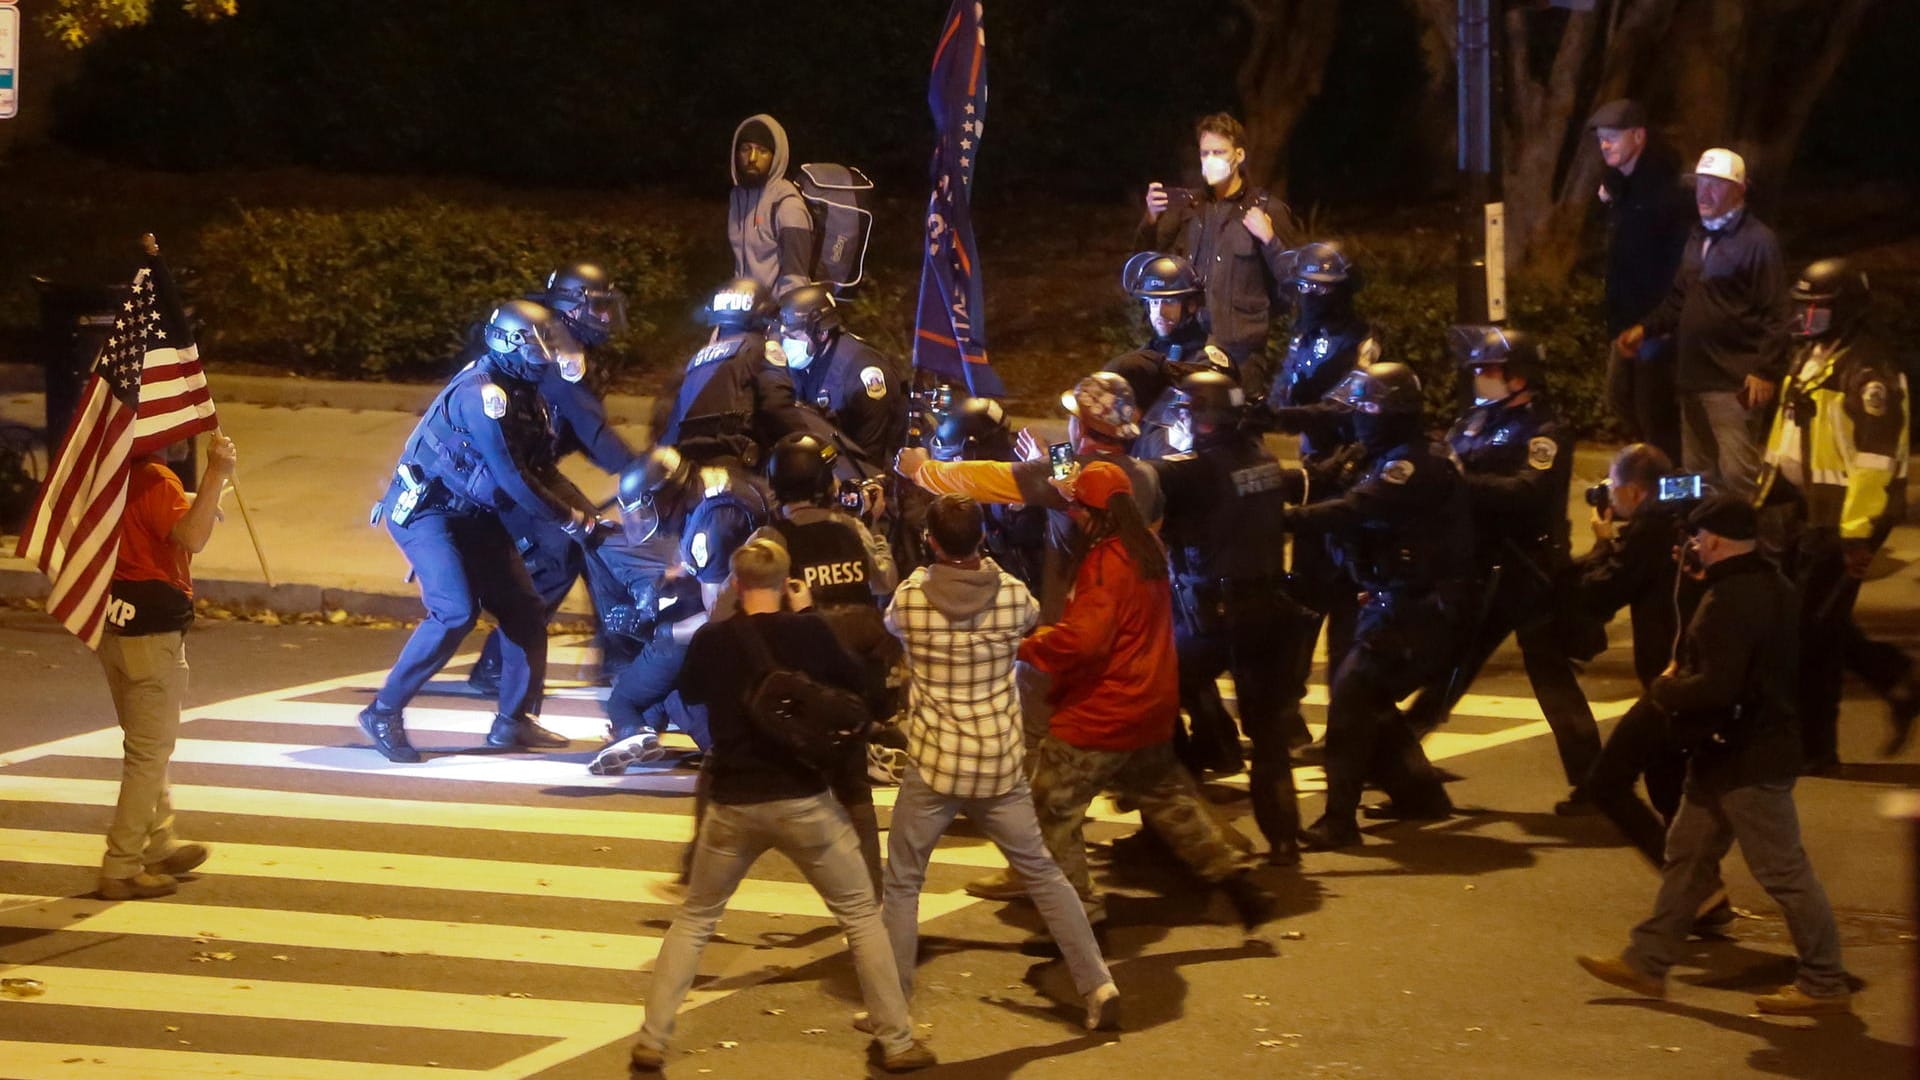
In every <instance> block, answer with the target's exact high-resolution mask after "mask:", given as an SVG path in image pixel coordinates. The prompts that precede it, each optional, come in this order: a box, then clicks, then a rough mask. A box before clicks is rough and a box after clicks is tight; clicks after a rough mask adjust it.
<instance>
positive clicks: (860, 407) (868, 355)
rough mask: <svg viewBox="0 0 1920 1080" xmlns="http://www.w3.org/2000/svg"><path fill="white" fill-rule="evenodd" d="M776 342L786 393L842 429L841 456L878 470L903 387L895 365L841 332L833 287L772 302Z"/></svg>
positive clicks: (895, 431)
mask: <svg viewBox="0 0 1920 1080" xmlns="http://www.w3.org/2000/svg"><path fill="white" fill-rule="evenodd" d="M780 348H781V351H782V352H784V353H785V354H786V358H787V374H788V376H789V377H790V378H791V379H792V380H793V390H794V395H795V396H796V397H797V398H798V399H799V400H800V402H801V403H802V404H805V405H810V406H812V407H813V408H815V409H817V410H818V411H819V412H820V413H821V415H823V416H825V417H826V418H827V419H829V420H831V421H832V422H833V424H834V426H835V427H837V428H839V430H840V431H841V432H844V433H845V435H846V438H847V440H848V442H849V444H848V445H845V446H840V447H837V449H838V450H839V451H840V453H841V454H842V455H843V456H844V455H847V454H855V455H858V456H859V457H860V458H862V459H863V461H862V462H861V464H862V465H863V467H864V470H863V475H867V476H878V475H881V473H882V472H883V470H884V469H885V467H886V464H887V462H889V461H892V460H893V453H894V451H896V450H898V449H900V447H901V446H902V445H903V443H904V442H905V440H906V434H907V395H906V393H905V392H904V391H903V390H902V389H901V379H900V375H899V371H898V368H896V366H895V365H894V363H893V361H891V360H889V359H887V358H886V357H884V356H881V355H880V354H879V353H878V352H876V351H875V350H874V348H873V347H872V346H871V345H868V344H867V343H866V342H864V341H862V340H860V339H859V338H858V337H856V336H854V335H853V334H851V333H849V332H848V331H847V329H846V327H845V325H844V324H843V323H842V321H841V318H840V309H839V306H838V305H837V304H836V303H835V301H834V299H833V294H832V293H830V292H828V291H827V290H826V289H825V288H823V287H821V286H819V285H808V286H805V287H803V288H799V289H795V290H794V291H793V292H791V293H788V294H787V297H786V299H785V300H784V301H782V302H781V304H780Z"/></svg>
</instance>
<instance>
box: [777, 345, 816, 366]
mask: <svg viewBox="0 0 1920 1080" xmlns="http://www.w3.org/2000/svg"><path fill="white" fill-rule="evenodd" d="M808 348H809V346H808V343H807V342H805V341H795V340H794V339H792V338H781V339H780V351H781V352H783V353H786V354H787V366H788V367H790V368H795V369H797V370H800V371H805V370H806V369H807V365H808V364H811V363H813V355H812V354H811V353H809V352H808V351H807V350H808Z"/></svg>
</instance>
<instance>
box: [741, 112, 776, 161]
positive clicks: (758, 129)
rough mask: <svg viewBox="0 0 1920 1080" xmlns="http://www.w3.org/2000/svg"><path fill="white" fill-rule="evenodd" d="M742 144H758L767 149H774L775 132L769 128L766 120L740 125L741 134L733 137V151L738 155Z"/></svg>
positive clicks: (751, 121)
mask: <svg viewBox="0 0 1920 1080" xmlns="http://www.w3.org/2000/svg"><path fill="white" fill-rule="evenodd" d="M741 143H758V144H760V145H761V146H764V147H766V148H767V149H769V150H771V149H773V132H772V131H771V130H769V129H768V128H767V124H766V121H764V120H749V121H747V122H746V123H744V124H742V125H740V134H738V135H735V136H734V137H733V149H734V151H735V152H736V153H737V152H739V150H740V144H741Z"/></svg>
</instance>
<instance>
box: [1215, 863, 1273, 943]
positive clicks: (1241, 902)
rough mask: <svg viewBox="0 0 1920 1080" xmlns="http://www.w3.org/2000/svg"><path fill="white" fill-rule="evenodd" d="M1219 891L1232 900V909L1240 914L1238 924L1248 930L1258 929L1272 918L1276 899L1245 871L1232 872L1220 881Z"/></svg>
mask: <svg viewBox="0 0 1920 1080" xmlns="http://www.w3.org/2000/svg"><path fill="white" fill-rule="evenodd" d="M1220 891H1221V892H1223V893H1226V894H1227V899H1228V900H1231V901H1233V910H1234V911H1235V912H1236V913H1238V914H1239V916H1240V925H1242V926H1244V927H1246V928H1247V929H1248V930H1258V929H1259V928H1260V926H1261V925H1262V924H1263V923H1265V922H1267V921H1268V920H1270V919H1272V918H1273V909H1274V906H1275V905H1276V904H1278V903H1279V901H1278V900H1276V899H1274V896H1273V894H1272V893H1270V892H1268V891H1267V890H1265V889H1263V888H1261V887H1260V883H1259V882H1257V881H1255V880H1253V878H1252V877H1251V876H1250V875H1248V874H1247V872H1246V871H1244V870H1242V871H1241V872H1239V873H1237V874H1234V875H1233V876H1232V877H1228V878H1223V879H1221V881H1220Z"/></svg>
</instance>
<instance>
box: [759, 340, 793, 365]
mask: <svg viewBox="0 0 1920 1080" xmlns="http://www.w3.org/2000/svg"><path fill="white" fill-rule="evenodd" d="M760 352H761V354H762V355H763V356H765V357H766V361H767V363H769V364H772V365H773V366H774V367H779V368H783V367H786V366H787V351H786V350H785V349H782V348H781V347H780V343H779V342H777V341H774V340H773V339H771V338H769V339H767V343H766V345H765V346H764V347H763V348H762V349H761V350H760Z"/></svg>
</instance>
